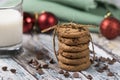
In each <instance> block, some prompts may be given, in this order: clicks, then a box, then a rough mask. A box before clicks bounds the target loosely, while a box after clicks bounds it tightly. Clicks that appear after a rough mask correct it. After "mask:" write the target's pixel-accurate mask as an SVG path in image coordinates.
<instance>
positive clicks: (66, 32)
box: [56, 23, 91, 71]
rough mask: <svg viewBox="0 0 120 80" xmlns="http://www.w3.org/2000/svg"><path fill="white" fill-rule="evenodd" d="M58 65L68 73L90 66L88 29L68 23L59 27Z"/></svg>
mask: <svg viewBox="0 0 120 80" xmlns="http://www.w3.org/2000/svg"><path fill="white" fill-rule="evenodd" d="M56 32H57V37H58V44H59V45H58V47H59V49H58V55H57V58H58V63H59V66H60V68H62V69H64V70H67V71H81V70H85V69H87V68H88V67H89V66H90V64H91V63H90V59H89V58H90V56H89V52H90V51H89V47H88V46H89V42H90V39H91V37H90V33H89V31H88V29H87V27H85V26H83V25H80V24H75V23H66V24H62V25H59V26H58V27H57V30H56Z"/></svg>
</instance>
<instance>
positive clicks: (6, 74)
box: [0, 58, 36, 80]
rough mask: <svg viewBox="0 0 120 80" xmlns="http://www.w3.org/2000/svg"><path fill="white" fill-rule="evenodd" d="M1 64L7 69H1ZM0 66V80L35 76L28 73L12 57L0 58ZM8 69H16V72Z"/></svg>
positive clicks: (28, 78) (16, 79) (33, 78)
mask: <svg viewBox="0 0 120 80" xmlns="http://www.w3.org/2000/svg"><path fill="white" fill-rule="evenodd" d="M3 66H6V67H7V71H3V70H2V67H3ZM0 68H1V69H0V80H36V78H35V77H33V76H32V75H31V74H30V73H28V72H27V71H26V70H25V69H24V68H23V67H22V66H20V65H19V64H18V63H16V62H15V61H14V60H13V59H12V58H1V59H0ZM10 69H16V73H12V72H11V71H10Z"/></svg>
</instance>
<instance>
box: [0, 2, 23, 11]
mask: <svg viewBox="0 0 120 80" xmlns="http://www.w3.org/2000/svg"><path fill="white" fill-rule="evenodd" d="M22 3H23V0H20V2H19V3H17V4H16V5H14V6H8V7H0V10H2V9H12V8H15V7H17V6H19V5H21V4H22Z"/></svg>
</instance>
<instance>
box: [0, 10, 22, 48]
mask: <svg viewBox="0 0 120 80" xmlns="http://www.w3.org/2000/svg"><path fill="white" fill-rule="evenodd" d="M22 26H23V18H22V15H21V14H20V12H18V11H17V10H13V9H4V10H2V9H1V10H0V47H5V46H12V45H13V46H14V45H16V44H18V43H20V42H22Z"/></svg>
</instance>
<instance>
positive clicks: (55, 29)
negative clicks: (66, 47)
mask: <svg viewBox="0 0 120 80" xmlns="http://www.w3.org/2000/svg"><path fill="white" fill-rule="evenodd" d="M56 31H57V27H55V28H54V32H53V49H54V54H55V57H56V59H57V61H58V57H57V52H56V48H55V46H56V44H55V36H56Z"/></svg>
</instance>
